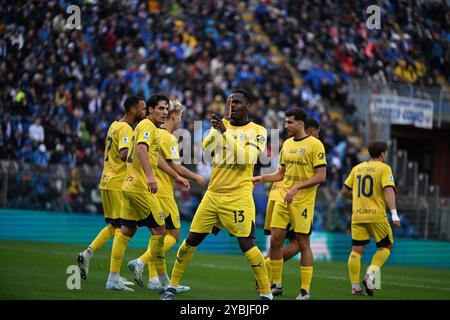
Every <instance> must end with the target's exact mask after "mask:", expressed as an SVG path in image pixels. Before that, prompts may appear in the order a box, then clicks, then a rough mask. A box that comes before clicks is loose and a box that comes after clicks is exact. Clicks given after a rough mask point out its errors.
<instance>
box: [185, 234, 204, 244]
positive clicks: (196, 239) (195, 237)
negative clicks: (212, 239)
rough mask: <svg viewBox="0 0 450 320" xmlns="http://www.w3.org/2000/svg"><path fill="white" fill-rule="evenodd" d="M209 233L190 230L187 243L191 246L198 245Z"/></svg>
mask: <svg viewBox="0 0 450 320" xmlns="http://www.w3.org/2000/svg"><path fill="white" fill-rule="evenodd" d="M207 235H208V234H207V233H195V232H189V234H188V236H187V238H186V244H187V245H189V246H191V247H197V246H198V245H199V244H200V243H201V242H202V241H203V239H205V237H206V236H207Z"/></svg>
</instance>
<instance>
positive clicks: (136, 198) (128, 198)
mask: <svg viewBox="0 0 450 320" xmlns="http://www.w3.org/2000/svg"><path fill="white" fill-rule="evenodd" d="M120 221H121V223H122V224H123V225H126V226H130V227H136V226H138V227H142V226H145V227H149V228H156V227H159V226H162V225H164V214H163V211H162V209H161V205H160V204H159V200H158V198H157V197H156V196H155V195H154V194H152V193H150V192H148V193H137V192H126V191H124V192H123V201H122V207H121V211H120Z"/></svg>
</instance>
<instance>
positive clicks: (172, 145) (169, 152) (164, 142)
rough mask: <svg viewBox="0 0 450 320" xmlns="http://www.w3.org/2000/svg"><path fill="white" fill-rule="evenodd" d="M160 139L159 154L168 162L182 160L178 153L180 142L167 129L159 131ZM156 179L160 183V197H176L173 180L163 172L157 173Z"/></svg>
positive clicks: (158, 193) (158, 194)
mask: <svg viewBox="0 0 450 320" xmlns="http://www.w3.org/2000/svg"><path fill="white" fill-rule="evenodd" d="M158 132H159V137H160V141H159V143H160V145H159V154H160V155H161V157H162V158H163V159H164V160H166V161H167V162H171V161H175V160H180V154H179V152H178V140H177V138H176V137H175V136H174V135H173V134H171V133H170V132H169V131H167V130H165V129H158ZM156 179H157V181H158V192H157V193H156V195H157V196H158V197H174V194H173V185H174V181H173V178H172V177H171V176H170V175H168V174H167V173H165V172H164V171H162V170H158V171H157V172H156Z"/></svg>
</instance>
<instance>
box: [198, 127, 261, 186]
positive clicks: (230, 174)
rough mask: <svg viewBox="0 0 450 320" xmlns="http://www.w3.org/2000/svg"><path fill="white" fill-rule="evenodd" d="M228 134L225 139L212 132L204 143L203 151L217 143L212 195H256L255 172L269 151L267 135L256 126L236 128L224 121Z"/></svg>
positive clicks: (211, 181)
mask: <svg viewBox="0 0 450 320" xmlns="http://www.w3.org/2000/svg"><path fill="white" fill-rule="evenodd" d="M222 121H223V123H224V124H225V127H226V128H227V130H226V131H225V133H224V134H223V135H222V134H220V133H219V132H218V131H217V130H216V129H213V128H212V129H211V132H210V135H209V136H208V137H206V138H205V139H204V140H203V149H204V150H205V148H207V147H208V145H209V144H210V143H211V141H214V140H215V139H217V140H216V142H215V143H216V145H215V148H214V150H215V153H214V158H213V161H212V170H211V180H210V182H209V185H208V190H207V191H208V192H211V193H217V194H242V195H245V194H248V193H252V192H253V182H252V178H253V168H254V165H255V163H256V161H251V159H257V157H258V155H259V154H260V152H264V150H266V143H267V131H266V129H265V128H264V127H262V126H260V125H257V124H256V123H254V122H251V121H250V122H248V123H247V124H245V125H242V126H233V125H232V124H231V123H230V122H229V121H227V120H222Z"/></svg>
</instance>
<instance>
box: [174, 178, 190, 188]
mask: <svg viewBox="0 0 450 320" xmlns="http://www.w3.org/2000/svg"><path fill="white" fill-rule="evenodd" d="M175 182H176V183H178V184H179V185H180V186H181V188H182V189H183V190H184V191H188V190H189V189H190V188H191V185H190V184H189V181H187V180H186V179H185V178H183V177H180V176H178V178H177V179H175Z"/></svg>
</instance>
